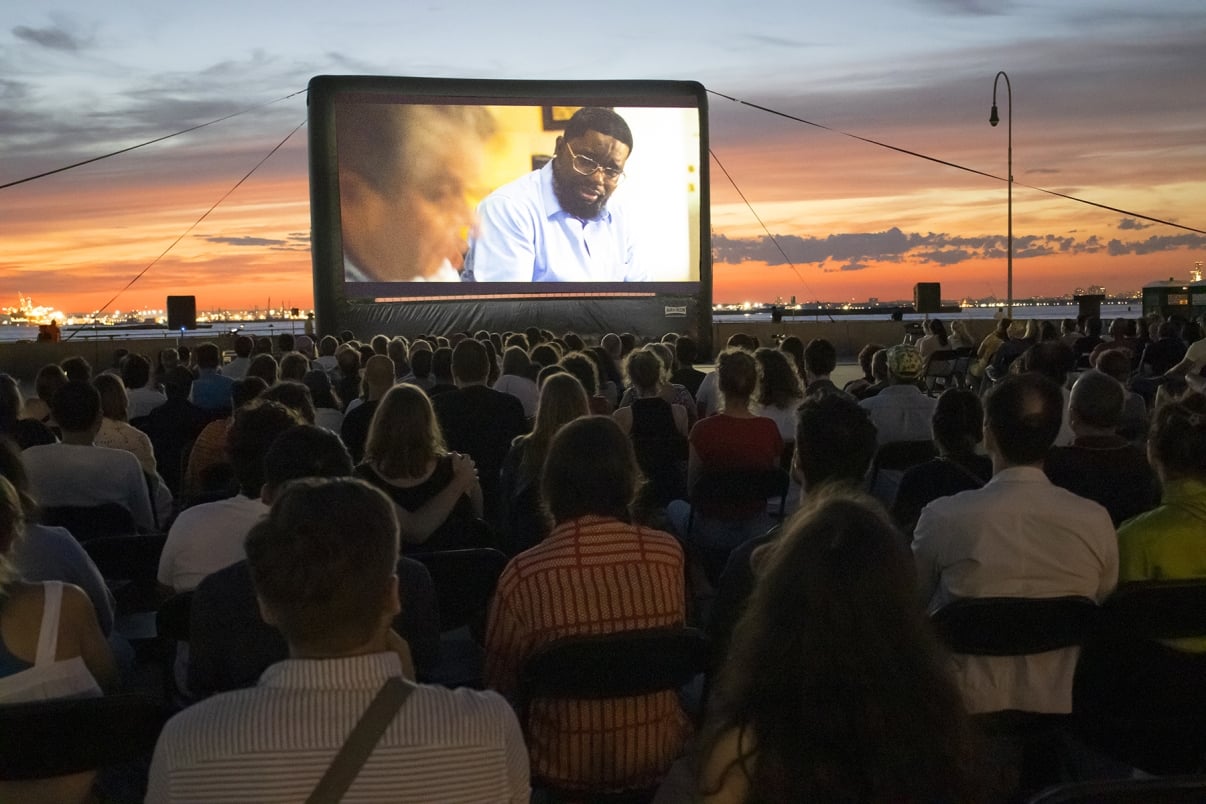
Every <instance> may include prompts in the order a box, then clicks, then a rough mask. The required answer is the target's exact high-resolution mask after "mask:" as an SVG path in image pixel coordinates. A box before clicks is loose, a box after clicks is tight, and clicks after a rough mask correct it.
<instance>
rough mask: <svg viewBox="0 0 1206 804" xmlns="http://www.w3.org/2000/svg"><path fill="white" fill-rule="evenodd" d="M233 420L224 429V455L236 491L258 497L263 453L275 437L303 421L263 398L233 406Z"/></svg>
mask: <svg viewBox="0 0 1206 804" xmlns="http://www.w3.org/2000/svg"><path fill="white" fill-rule="evenodd" d="M233 419H234V420H233V421H232V422H231V425H230V428H229V429H228V430H227V431H226V454H227V457H229V458H230V466H231V469H232V470H233V471H234V476H235V481H236V482H237V483H238V484H239V493H240V494H242V495H243V496H245V497H259V496H260V492H261V490H262V489H263V486H264V453H266V452H267V451H268V448H269V447H270V446H272V442H273V441H275V440H276V437H277V436H279V435H280V434H281V433H283V432H285V431H286V430H288V429H289V428H290V427H295V426H297V425H299V424H302V423H303V422H302V420H301V417H300V416H298V415H297V414H296V413H294V412H293V411H292V410H290V409H289V408H287V407H285V406H284V405H282V404H281V403H280V402H272V401H270V400H266V399H255V400H253V401H251V402H248V403H247V404H245V405H243V406H242V407H239V408H235V412H234V417H233Z"/></svg>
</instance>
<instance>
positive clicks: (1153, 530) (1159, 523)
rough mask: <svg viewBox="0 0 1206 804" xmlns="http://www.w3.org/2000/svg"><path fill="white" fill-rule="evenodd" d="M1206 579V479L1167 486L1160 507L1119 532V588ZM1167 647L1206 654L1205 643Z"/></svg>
mask: <svg viewBox="0 0 1206 804" xmlns="http://www.w3.org/2000/svg"><path fill="white" fill-rule="evenodd" d="M1183 578H1206V480H1201V479H1196V478H1185V479H1180V480H1170V481H1168V482H1167V483H1165V485H1164V495H1163V498H1162V499H1161V501H1160V506H1159V507H1158V508H1155V509H1154V510H1152V511H1148V512H1147V513H1145V514H1140V515H1139V516H1136V517H1133V518H1131V519H1128V520H1127V521H1126V522H1124V523H1123V524H1122V526H1121V527H1120V528H1118V583H1119V584H1123V583H1126V582H1128V581H1160V580H1177V579H1183ZM1166 644H1168V645H1169V646H1170V647H1175V648H1179V649H1181V650H1188V651H1193V652H1194V653H1206V638H1194V639H1177V640H1169V641H1168V642H1167V643H1166Z"/></svg>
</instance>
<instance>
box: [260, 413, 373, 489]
mask: <svg viewBox="0 0 1206 804" xmlns="http://www.w3.org/2000/svg"><path fill="white" fill-rule="evenodd" d="M351 474H352V456H351V455H350V454H349V453H348V448H347V447H345V446H344V445H343V441H342V440H341V439H340V438H339V436H337V435H336V434H335V433H332V432H331V431H330V430H326V429H323V428H322V427H315V426H314V425H311V424H299V425H298V426H297V427H291V428H289V429H288V430H286V431H285V432H283V433H281V434H280V435H279V436H277V437H276V440H275V441H273V442H272V446H270V447H268V451H267V452H266V453H264V489H263V497H264V502H266V503H268V504H271V503H272V501H273V499H275V498H276V495H277V494H278V493H279V492H280V490H281V488H282V487H284V485H285V484H286V483H288V482H289V481H291V480H297V479H298V478H302V477H348V476H350V475H351Z"/></svg>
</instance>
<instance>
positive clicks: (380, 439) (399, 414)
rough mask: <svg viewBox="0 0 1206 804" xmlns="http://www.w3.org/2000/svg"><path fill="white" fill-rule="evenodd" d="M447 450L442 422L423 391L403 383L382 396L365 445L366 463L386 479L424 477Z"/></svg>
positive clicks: (374, 412)
mask: <svg viewBox="0 0 1206 804" xmlns="http://www.w3.org/2000/svg"><path fill="white" fill-rule="evenodd" d="M446 451H447V450H446V449H445V447H444V435H443V433H442V432H441V431H440V423H439V421H438V420H437V419H436V416H435V411H434V410H432V408H431V400H430V399H428V398H427V394H425V393H423V389H422V388H419V387H418V386H417V385H411V384H410V383H402V384H401V385H395V386H394V387H392V388H390V389H389V391H387V392H386V394H385V395H384V396H383V397H381V402H380V404H378V405H377V409H376V410H375V411H373V421H372V424H370V425H369V432H368V438H367V440H366V441H365V444H364V459H365V460H366V461H369V462H371V463H373V464H374V465H375V466H376V467H377V468H378V469H379V470H380V471H381V473H382V474H384V475H386V476H387V477H398V478H410V477H421V476H423V474H424V473H425V472H427V471H428V470H429V469H430V468H431V462H432V461H434V460H435V459H436V458H438V457H439V456H441V455H443V454H444V453H445V452H446Z"/></svg>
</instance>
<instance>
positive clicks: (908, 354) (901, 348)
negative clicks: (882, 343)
mask: <svg viewBox="0 0 1206 804" xmlns="http://www.w3.org/2000/svg"><path fill="white" fill-rule="evenodd" d="M924 364H925V361H924V360H922V359H921V352H919V351H917V349H916V347H914V346H910V345H909V344H907V343H899V344H897V345H896V346H891V347H889V348H888V373H889V374H891V375H892V376H894V377H898V378H900V379H902V380H916V379H917V378H918V377H920V376H921V372H922V369H923V367H924Z"/></svg>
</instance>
